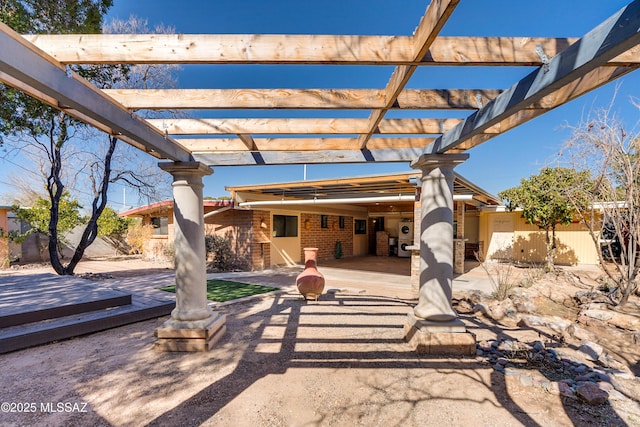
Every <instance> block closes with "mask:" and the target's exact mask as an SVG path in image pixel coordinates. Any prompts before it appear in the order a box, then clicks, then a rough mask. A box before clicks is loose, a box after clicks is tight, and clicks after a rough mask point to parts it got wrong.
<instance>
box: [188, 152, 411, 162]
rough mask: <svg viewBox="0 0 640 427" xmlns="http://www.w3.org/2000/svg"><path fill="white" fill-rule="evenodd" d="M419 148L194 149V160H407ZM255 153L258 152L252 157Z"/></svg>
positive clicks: (409, 159)
mask: <svg viewBox="0 0 640 427" xmlns="http://www.w3.org/2000/svg"><path fill="white" fill-rule="evenodd" d="M421 152H422V148H405V149H385V150H322V151H295V150H289V151H260V152H259V153H255V152H224V151H221V152H219V151H214V152H208V151H207V152H194V153H193V157H194V159H195V160H196V161H199V162H202V163H204V164H207V165H210V166H248V165H290V164H322V163H372V162H409V161H411V160H413V159H415V158H416V157H417V156H419V155H420V153H421ZM255 154H260V155H259V156H256V155H255Z"/></svg>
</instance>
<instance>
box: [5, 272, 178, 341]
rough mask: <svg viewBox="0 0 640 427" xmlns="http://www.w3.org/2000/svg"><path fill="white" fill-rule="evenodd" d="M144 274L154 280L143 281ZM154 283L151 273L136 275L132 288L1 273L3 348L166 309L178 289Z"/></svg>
mask: <svg viewBox="0 0 640 427" xmlns="http://www.w3.org/2000/svg"><path fill="white" fill-rule="evenodd" d="M163 279H164V280H171V279H170V277H167V276H166V275H165V276H164V277H163ZM141 280H144V281H148V283H152V284H154V285H153V287H150V286H146V287H142V286H140V283H139V282H140V281H141ZM155 284H156V280H155V279H154V278H151V277H149V278H147V279H138V283H137V284H134V286H132V288H133V290H129V289H127V288H126V285H127V283H126V281H118V282H109V281H105V282H91V281H88V280H84V279H80V278H76V277H62V276H56V275H54V274H35V275H21V276H4V277H0V353H7V352H10V351H15V350H19V349H22V348H27V347H32V346H35V345H40V344H46V343H50V342H53V341H58V340H62V339H67V338H72V337H76V336H80V335H84V334H88V333H92V332H98V331H102V330H105V329H110V328H115V327H118V326H122V325H126V324H129V323H134V322H139V321H142V320H147V319H151V318H155V317H160V316H165V315H168V314H169V313H171V310H172V309H173V308H174V307H175V299H174V295H173V294H170V293H166V292H162V291H157V290H156V289H154V287H155ZM158 286H161V285H158Z"/></svg>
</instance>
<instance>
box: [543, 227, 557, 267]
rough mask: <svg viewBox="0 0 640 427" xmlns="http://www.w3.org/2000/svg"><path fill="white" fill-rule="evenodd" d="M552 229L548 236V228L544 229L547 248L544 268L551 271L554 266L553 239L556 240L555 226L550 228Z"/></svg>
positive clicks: (554, 249) (554, 247) (554, 248)
mask: <svg viewBox="0 0 640 427" xmlns="http://www.w3.org/2000/svg"><path fill="white" fill-rule="evenodd" d="M551 230H552V233H553V234H552V236H551V237H549V229H547V230H546V233H545V247H546V249H547V267H546V270H547V271H553V268H554V259H555V256H556V245H555V241H556V232H555V228H553V227H552V228H551Z"/></svg>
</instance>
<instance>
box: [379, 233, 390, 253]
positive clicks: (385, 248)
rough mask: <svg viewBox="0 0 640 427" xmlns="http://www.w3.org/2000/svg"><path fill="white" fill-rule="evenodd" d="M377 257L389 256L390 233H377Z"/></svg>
mask: <svg viewBox="0 0 640 427" xmlns="http://www.w3.org/2000/svg"><path fill="white" fill-rule="evenodd" d="M376 255H377V256H389V233H387V232H386V231H378V232H376Z"/></svg>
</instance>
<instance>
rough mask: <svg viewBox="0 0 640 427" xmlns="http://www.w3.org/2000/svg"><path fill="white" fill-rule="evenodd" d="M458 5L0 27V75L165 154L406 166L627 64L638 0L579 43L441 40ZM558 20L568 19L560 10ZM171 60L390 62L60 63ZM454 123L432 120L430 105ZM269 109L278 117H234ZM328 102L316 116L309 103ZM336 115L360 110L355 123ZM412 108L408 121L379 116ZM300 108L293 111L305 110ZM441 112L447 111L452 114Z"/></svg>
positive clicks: (637, 38) (460, 147)
mask: <svg viewBox="0 0 640 427" xmlns="http://www.w3.org/2000/svg"><path fill="white" fill-rule="evenodd" d="M458 2H459V0H438V1H433V2H432V3H431V4H429V5H428V6H427V8H426V11H425V13H424V14H423V16H422V17H419V16H416V23H417V28H416V29H415V31H414V32H413V34H412V35H410V36H405V35H393V36H369V35H303V34H296V35H293V34H247V35H241V34H180V35H162V34H138V35H131V34H127V35H124V34H102V35H93V34H92V35H87V34H82V35H79V34H73V35H30V36H20V35H18V34H16V33H15V32H13V31H12V30H11V29H9V27H7V26H6V25H4V24H1V23H0V45H2V47H3V48H2V49H1V50H0V80H1V81H2V82H4V83H6V84H8V85H11V86H14V87H16V88H18V89H20V90H22V91H24V92H26V93H28V94H30V95H32V96H34V97H36V98H39V99H41V100H43V101H44V102H46V103H48V104H50V105H52V106H54V107H56V108H59V109H61V110H63V111H65V112H67V113H68V114H70V115H73V116H75V117H77V118H79V119H81V120H84V121H86V122H87V123H90V124H92V125H95V126H96V127H98V128H100V129H102V130H104V131H105V132H108V133H110V134H112V135H117V136H118V137H119V138H120V139H122V140H124V141H126V142H128V143H130V144H132V145H134V146H136V147H138V148H140V149H142V150H144V151H146V152H148V153H150V154H151V155H153V156H155V157H157V158H161V159H169V160H173V161H193V160H196V161H201V162H203V163H205V164H208V165H211V166H215V165H254V164H260V165H262V164H295V163H355V162H393V161H403V162H406V161H412V160H415V159H416V158H417V157H418V156H419V155H421V154H423V153H426V154H429V153H456V152H463V151H466V150H468V149H470V148H473V147H475V146H477V145H479V144H481V143H484V142H486V141H487V140H489V139H491V138H493V137H495V136H497V135H499V134H501V133H504V132H506V131H508V130H510V129H512V128H514V127H515V126H518V125H520V124H522V123H524V122H527V121H529V120H531V119H533V118H535V117H537V116H539V115H541V114H544V113H545V112H547V111H549V110H550V109H553V108H555V107H558V106H560V105H562V104H564V103H566V102H568V101H571V100H573V99H575V98H576V97H578V96H580V95H582V94H584V93H586V92H588V91H590V90H593V89H595V88H597V87H599V86H601V85H603V84H606V83H608V82H610V81H612V80H615V79H616V78H618V77H620V76H622V75H624V74H626V73H629V72H631V71H633V70H635V69H637V67H638V66H639V65H640V48H638V43H639V42H640V33H639V32H638V28H640V0H636V1H633V2H630V3H629V4H628V5H627V6H626V7H625V8H623V9H622V10H620V11H619V12H618V13H616V14H614V15H613V16H611V17H610V18H608V19H606V20H605V21H603V23H602V24H601V25H599V26H597V27H596V28H594V29H593V30H592V31H590V32H589V33H587V34H586V35H585V36H584V37H582V38H581V39H574V38H540V37H474V36H470V37H450V36H449V37H444V36H443V37H441V36H439V32H440V30H441V29H442V27H443V26H444V25H445V23H446V22H447V21H448V20H455V19H456V14H455V8H456V6H457V4H458ZM566 19H571V18H570V16H567V18H566ZM80 63H81V64H91V63H94V64H116V63H127V64H132V63H145V64H152V63H172V64H210V65H211V64H213V65H215V66H225V65H227V64H237V65H247V66H250V65H253V64H272V65H277V66H279V67H280V66H281V67H290V66H302V69H304V66H308V65H330V66H342V65H344V66H347V65H358V66H361V67H352V70H353V72H354V73H355V72H358V70H359V69H362V68H369V67H393V72H391V73H390V77H389V80H388V82H387V84H386V85H385V86H384V87H374V88H367V89H361V88H329V89H324V88H314V87H307V88H287V87H281V88H240V87H235V88H228V87H223V88H192V89H169V88H156V89H113V90H99V89H97V88H95V87H94V86H92V85H91V84H90V83H88V82H87V81H86V80H84V79H82V78H80V77H79V76H78V75H76V74H74V73H73V72H72V71H71V70H70V68H69V67H68V66H67V65H68V64H80ZM442 65H446V66H461V67H469V66H496V67H500V66H505V65H508V66H534V67H535V68H534V69H533V71H531V72H530V73H529V74H528V75H527V76H526V77H524V78H523V79H521V80H520V81H516V82H507V83H505V84H504V85H503V86H502V87H499V88H493V89H492V88H478V89H460V88H457V87H448V88H447V87H437V88H429V87H419V88H415V87H414V86H413V85H412V84H411V80H412V77H413V75H414V72H415V71H416V70H417V69H418V68H421V67H433V66H442ZM142 109H152V110H179V109H192V110H202V111H205V110H206V111H214V110H220V109H224V110H232V111H235V112H237V116H236V117H229V118H216V117H207V116H206V114H205V115H204V117H200V118H187V119H155V120H144V119H142V118H141V117H139V116H138V115H137V114H136V111H138V110H142ZM460 109H462V110H467V111H469V112H470V113H469V115H468V116H467V117H466V118H459V117H448V118H433V117H430V112H431V111H434V110H445V111H452V110H460ZM266 110H278V111H280V112H281V113H282V114H281V117H277V118H275V117H268V116H269V115H268V114H265V116H264V117H253V118H247V116H248V115H249V116H250V115H251V114H253V113H251V112H255V111H266ZM317 110H329V111H331V113H330V114H328V115H327V114H322V117H314V116H312V115H311V116H309V114H308V112H309V111H317ZM346 110H364V111H366V112H367V116H366V117H364V118H353V117H347V116H346V114H344V111H346ZM392 110H393V111H395V110H401V111H407V110H413V111H417V112H419V114H418V116H419V117H412V118H395V117H389V115H388V113H389V112H390V111H392ZM305 112H306V113H305ZM452 116H453V114H452Z"/></svg>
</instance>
